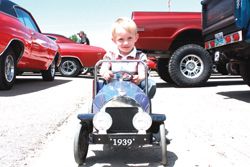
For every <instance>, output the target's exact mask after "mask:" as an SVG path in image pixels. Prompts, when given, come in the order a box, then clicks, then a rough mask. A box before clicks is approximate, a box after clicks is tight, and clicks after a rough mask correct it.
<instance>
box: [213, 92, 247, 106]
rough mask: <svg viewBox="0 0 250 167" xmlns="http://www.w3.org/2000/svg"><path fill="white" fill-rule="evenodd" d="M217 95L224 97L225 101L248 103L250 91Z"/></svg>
mask: <svg viewBox="0 0 250 167" xmlns="http://www.w3.org/2000/svg"><path fill="white" fill-rule="evenodd" d="M217 94H219V95H222V96H226V97H227V98H226V99H232V98H233V99H237V100H240V101H244V102H247V103H250V90H246V91H227V92H218V93H217Z"/></svg>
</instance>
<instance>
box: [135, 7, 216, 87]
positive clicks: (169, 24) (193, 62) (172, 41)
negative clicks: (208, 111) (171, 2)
mask: <svg viewBox="0 0 250 167" xmlns="http://www.w3.org/2000/svg"><path fill="white" fill-rule="evenodd" d="M132 19H133V20H134V21H135V22H136V24H137V26H138V33H139V40H138V41H137V43H136V47H137V49H140V50H142V51H143V52H145V53H147V54H148V56H154V57H156V58H157V70H158V74H159V76H160V77H161V78H162V79H163V80H164V81H166V82H170V83H175V84H176V85H177V86H181V87H189V86H201V85H203V84H204V83H205V82H206V81H207V80H208V78H209V77H210V74H211V68H212V58H211V56H210V55H209V53H208V52H207V51H206V50H205V49H204V48H203V45H204V42H203V37H202V28H201V13H200V12H136V11H135V12H133V13H132Z"/></svg>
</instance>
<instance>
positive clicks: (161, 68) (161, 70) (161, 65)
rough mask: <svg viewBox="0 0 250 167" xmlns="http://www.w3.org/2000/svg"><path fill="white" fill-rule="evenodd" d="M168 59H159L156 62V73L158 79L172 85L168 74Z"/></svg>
mask: <svg viewBox="0 0 250 167" xmlns="http://www.w3.org/2000/svg"><path fill="white" fill-rule="evenodd" d="M168 62H169V59H163V58H160V59H158V61H157V72H158V75H159V76H160V78H161V79H162V80H163V81H165V82H167V83H171V84H172V83H174V81H173V80H172V78H171V77H170V75H169V72H168Z"/></svg>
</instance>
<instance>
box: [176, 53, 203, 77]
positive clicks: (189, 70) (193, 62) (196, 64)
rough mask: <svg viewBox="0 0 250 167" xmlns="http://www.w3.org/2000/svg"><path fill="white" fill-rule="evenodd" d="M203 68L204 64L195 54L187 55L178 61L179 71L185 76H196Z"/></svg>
mask: <svg viewBox="0 0 250 167" xmlns="http://www.w3.org/2000/svg"><path fill="white" fill-rule="evenodd" d="M203 70H204V64H203V61H202V60H201V58H200V57H198V56H197V55H187V56H185V57H184V58H183V59H182V60H181V63H180V71H181V73H182V74H183V75H184V76H186V77H187V78H197V77H199V76H200V75H201V74H202V72H203Z"/></svg>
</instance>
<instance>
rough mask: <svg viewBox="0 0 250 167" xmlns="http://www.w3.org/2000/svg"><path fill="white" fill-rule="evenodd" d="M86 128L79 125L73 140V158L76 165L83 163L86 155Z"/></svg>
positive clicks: (87, 141) (87, 145) (87, 146)
mask: <svg viewBox="0 0 250 167" xmlns="http://www.w3.org/2000/svg"><path fill="white" fill-rule="evenodd" d="M86 126H87V125H85V124H81V125H79V127H78V129H77V131H76V135H75V139H74V157H75V162H76V163H77V164H78V165H82V164H83V163H84V162H85V160H86V156H87V153H88V148H89V136H88V135H89V133H88V130H87V127H86Z"/></svg>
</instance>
